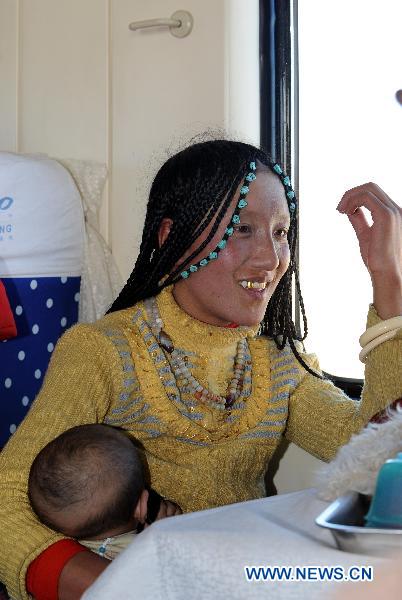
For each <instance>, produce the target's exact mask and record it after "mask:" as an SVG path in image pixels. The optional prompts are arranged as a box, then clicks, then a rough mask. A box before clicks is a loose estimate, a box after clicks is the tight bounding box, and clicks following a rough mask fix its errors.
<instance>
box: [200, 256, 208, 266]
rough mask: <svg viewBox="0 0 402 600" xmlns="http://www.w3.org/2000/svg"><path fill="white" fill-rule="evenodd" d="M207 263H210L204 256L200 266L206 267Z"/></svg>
mask: <svg viewBox="0 0 402 600" xmlns="http://www.w3.org/2000/svg"><path fill="white" fill-rule="evenodd" d="M207 264H208V260H207V259H206V258H203V259H202V260H201V261H200V267H206V266H207Z"/></svg>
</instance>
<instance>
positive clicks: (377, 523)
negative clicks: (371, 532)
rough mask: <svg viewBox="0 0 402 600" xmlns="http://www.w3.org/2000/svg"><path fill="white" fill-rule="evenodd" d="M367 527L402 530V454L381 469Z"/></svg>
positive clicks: (368, 514)
mask: <svg viewBox="0 0 402 600" xmlns="http://www.w3.org/2000/svg"><path fill="white" fill-rule="evenodd" d="M365 520H366V527H376V528H385V529H402V452H400V453H399V454H397V455H396V456H395V458H390V459H389V460H387V461H386V462H385V463H384V464H383V466H382V467H381V469H380V471H379V473H378V477H377V483H376V488H375V493H374V496H373V498H372V500H371V504H370V509H369V511H368V513H367V515H366V516H365Z"/></svg>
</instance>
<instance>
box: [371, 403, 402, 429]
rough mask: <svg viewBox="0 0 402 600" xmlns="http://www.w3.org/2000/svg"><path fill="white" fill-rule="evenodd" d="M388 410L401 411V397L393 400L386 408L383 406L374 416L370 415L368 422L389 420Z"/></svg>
mask: <svg viewBox="0 0 402 600" xmlns="http://www.w3.org/2000/svg"><path fill="white" fill-rule="evenodd" d="M389 410H397V411H398V412H401V411H402V398H398V400H394V401H393V402H392V404H390V405H389V406H388V407H387V408H384V409H383V410H381V411H380V412H378V413H376V414H375V415H374V417H371V419H370V423H386V422H387V421H389V418H390V417H389Z"/></svg>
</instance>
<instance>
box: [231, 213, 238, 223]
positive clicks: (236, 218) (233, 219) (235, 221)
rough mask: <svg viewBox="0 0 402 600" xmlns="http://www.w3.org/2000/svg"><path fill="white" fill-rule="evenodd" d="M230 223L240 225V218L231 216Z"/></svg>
mask: <svg viewBox="0 0 402 600" xmlns="http://www.w3.org/2000/svg"><path fill="white" fill-rule="evenodd" d="M232 223H236V224H237V223H240V217H239V215H233V217H232Z"/></svg>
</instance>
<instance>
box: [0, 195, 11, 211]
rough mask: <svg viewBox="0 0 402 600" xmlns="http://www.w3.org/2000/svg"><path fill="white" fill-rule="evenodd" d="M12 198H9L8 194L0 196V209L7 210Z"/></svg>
mask: <svg viewBox="0 0 402 600" xmlns="http://www.w3.org/2000/svg"><path fill="white" fill-rule="evenodd" d="M13 202H14V200H13V199H12V198H10V196H4V198H0V210H8V209H9V208H10V206H11V205H12V203H13Z"/></svg>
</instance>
